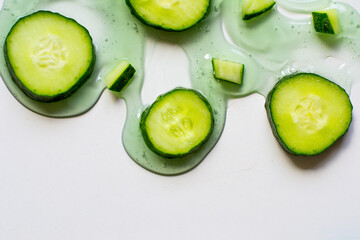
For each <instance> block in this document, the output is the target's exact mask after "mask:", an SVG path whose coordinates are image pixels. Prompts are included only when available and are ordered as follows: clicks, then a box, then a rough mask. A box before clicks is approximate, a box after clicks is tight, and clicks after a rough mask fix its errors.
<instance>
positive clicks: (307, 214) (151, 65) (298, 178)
mask: <svg viewBox="0 0 360 240" xmlns="http://www.w3.org/2000/svg"><path fill="white" fill-rule="evenodd" d="M0 2H2V1H1V0H0ZM348 2H350V1H348ZM353 2H354V5H357V6H358V7H359V8H360V4H359V3H358V2H357V1H355V0H353ZM355 3H356V4H355ZM0 24H1V23H0ZM156 44H157V47H156V48H155V51H154V52H153V53H152V54H153V55H152V58H151V59H152V60H151V61H147V70H148V72H147V76H146V79H145V81H146V82H145V86H147V87H150V88H151V84H148V81H157V83H154V86H155V85H156V84H158V85H160V84H161V81H166V78H167V77H168V76H169V75H170V74H172V75H176V74H174V73H171V72H174V71H175V72H178V73H179V74H180V75H181V74H182V75H184V72H185V73H187V72H188V68H187V64H186V57H185V55H184V53H183V52H182V51H181V50H180V49H179V48H173V49H174V50H173V52H171V53H169V51H168V50H169V48H171V46H169V45H166V44H165V43H156ZM179 58H181V59H182V60H183V62H184V64H183V65H184V66H183V67H180V68H179V67H175V64H174V68H171V67H170V68H168V70H169V72H168V73H167V71H165V72H164V70H166V68H163V67H162V66H163V64H167V67H169V65H171V64H169V62H170V63H171V62H174V63H177V61H178V59H179ZM176 66H179V64H177V65H176ZM150 69H151V70H150ZM186 76H187V74H185V77H186ZM152 79H153V80H152ZM171 87H172V86H171ZM171 87H170V86H169V89H170V88H171ZM351 99H352V103H353V105H354V111H353V115H354V120H353V123H352V125H351V127H350V130H349V132H348V133H347V135H346V136H345V137H344V138H343V139H342V140H341V141H339V142H338V143H336V144H335V146H334V147H333V148H332V149H331V150H330V151H327V152H326V153H325V154H323V155H320V156H318V157H311V158H300V157H293V156H290V155H288V154H286V153H285V152H284V151H283V150H282V149H281V148H280V146H279V144H278V143H277V142H276V140H275V139H274V137H273V135H272V133H271V130H270V127H269V124H268V122H267V118H266V114H265V110H264V98H263V97H262V96H260V95H251V96H249V97H246V98H242V99H236V100H231V101H230V102H229V106H228V118H227V122H226V126H225V129H224V133H223V135H222V137H221V138H220V140H219V142H218V144H217V145H216V147H215V148H214V149H213V150H212V152H211V153H210V154H209V156H208V157H207V158H206V159H205V160H204V161H203V162H202V163H201V164H200V165H199V166H198V167H197V168H196V169H194V170H193V171H191V172H189V173H187V174H184V175H180V176H176V177H163V176H158V175H155V174H153V173H150V172H148V171H146V170H144V169H143V168H141V167H139V166H138V165H137V164H136V163H134V162H133V161H132V160H131V159H130V158H129V157H128V156H127V154H126V153H125V151H124V149H123V147H122V140H121V132H122V127H123V125H124V121H125V114H126V106H125V103H124V101H123V100H121V99H117V98H116V97H114V96H113V95H112V94H110V93H109V92H107V91H106V92H104V94H103V96H102V97H101V99H100V101H99V102H98V103H97V105H96V106H95V107H94V108H93V109H92V110H91V111H89V112H88V113H86V114H84V115H82V116H80V117H75V118H69V119H51V118H47V117H42V116H40V115H37V114H35V113H33V112H31V111H29V110H27V109H26V108H24V107H23V106H22V105H21V104H20V103H18V102H17V100H16V99H15V98H14V97H13V96H12V95H11V93H10V92H9V91H8V90H7V88H6V86H5V84H4V83H3V82H2V81H1V82H0V239H1V240H23V239H26V240H48V239H51V240H72V239H74V240H82V239H84V240H100V239H102V240H105V239H106V240H115V239H116V240H118V239H259V240H260V239H276V240H280V239H294V240H295V239H311V240H312V239H331V240H332V239H334V240H335V239H341V240H348V239H354V240H355V239H360V187H359V183H360V174H359V172H360V157H359V155H360V150H359V146H360V127H359V126H360V111H359V107H360V83H359V81H357V82H356V83H355V84H354V85H353V88H352V94H351Z"/></svg>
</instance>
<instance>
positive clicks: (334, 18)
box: [312, 9, 341, 34]
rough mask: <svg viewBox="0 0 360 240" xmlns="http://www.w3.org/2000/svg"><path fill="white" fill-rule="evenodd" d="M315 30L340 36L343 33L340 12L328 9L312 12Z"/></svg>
mask: <svg viewBox="0 0 360 240" xmlns="http://www.w3.org/2000/svg"><path fill="white" fill-rule="evenodd" d="M312 16H313V23H314V27H315V30H316V31H317V32H320V33H327V34H338V33H340V32H341V27H340V22H339V17H338V11H337V10H336V9H327V10H322V11H316V12H312Z"/></svg>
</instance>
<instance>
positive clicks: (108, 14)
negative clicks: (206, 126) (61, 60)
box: [0, 0, 360, 175]
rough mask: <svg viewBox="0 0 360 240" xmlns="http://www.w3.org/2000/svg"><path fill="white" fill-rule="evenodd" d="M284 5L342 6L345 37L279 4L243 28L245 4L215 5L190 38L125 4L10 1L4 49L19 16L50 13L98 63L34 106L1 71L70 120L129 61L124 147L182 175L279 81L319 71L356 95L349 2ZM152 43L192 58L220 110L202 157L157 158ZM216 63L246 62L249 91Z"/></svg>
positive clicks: (197, 78) (164, 171)
mask: <svg viewBox="0 0 360 240" xmlns="http://www.w3.org/2000/svg"><path fill="white" fill-rule="evenodd" d="M279 4H280V5H281V7H283V8H286V9H287V10H294V11H300V12H305V13H306V12H309V11H310V10H311V9H314V8H316V7H317V6H319V5H321V6H323V5H324V7H331V8H337V9H338V10H339V13H340V14H339V15H340V21H341V25H342V29H343V31H342V33H341V34H339V35H336V36H328V35H324V34H318V33H315V32H314V30H313V26H312V20H311V17H310V15H309V16H308V17H306V16H305V17H304V18H301V19H293V18H289V17H287V16H286V14H283V13H282V12H281V9H280V8H279V9H278V8H277V7H276V6H277V5H275V7H274V8H273V9H272V10H271V11H270V12H268V13H265V14H264V15H262V16H260V17H258V18H255V19H253V20H250V21H248V22H244V21H242V20H241V1H237V0H224V1H222V0H215V1H212V6H211V10H210V13H209V15H208V16H207V18H206V19H205V20H203V21H202V22H201V23H200V24H197V25H195V26H194V27H193V28H191V29H189V30H187V31H184V32H165V31H161V30H156V29H152V28H150V27H147V26H144V25H143V24H142V23H140V22H139V21H138V20H137V19H136V18H135V17H133V16H131V14H130V11H129V9H128V7H127V6H126V4H125V1H115V0H105V1H95V0H89V1H85V0H77V1H71V2H70V1H51V0H47V1H46V0H38V1H33V2H28V1H25V0H18V1H10V0H6V1H5V3H4V6H3V9H2V11H1V13H0V21H1V22H2V25H1V27H0V39H1V42H0V44H1V45H0V47H3V44H4V39H5V37H6V35H7V33H8V32H9V30H10V28H11V26H12V25H13V24H14V23H15V22H16V20H17V19H18V17H20V16H24V15H28V14H30V13H32V12H34V11H37V10H40V9H46V10H52V11H56V12H59V13H61V14H63V15H64V16H67V17H71V18H74V19H76V20H77V21H78V22H79V23H80V24H82V25H84V26H85V27H86V28H87V29H88V30H89V31H90V34H91V35H92V37H93V40H94V44H95V46H96V47H97V62H96V67H95V71H94V73H93V75H92V77H91V78H90V79H89V80H88V82H87V83H86V84H85V85H84V86H83V87H82V88H81V89H80V90H78V91H77V92H76V93H75V94H74V95H73V96H71V97H70V98H68V99H66V100H63V101H60V102H57V103H50V104H49V103H47V104H44V103H39V102H36V101H32V100H31V99H29V98H27V97H26V96H25V95H24V94H23V93H22V92H21V90H19V89H18V88H17V86H16V85H15V84H14V83H13V81H12V80H11V78H10V76H9V73H8V71H7V68H6V65H5V61H4V56H3V54H1V60H2V61H1V66H0V73H1V76H2V78H3V79H4V82H5V84H6V85H7V87H8V88H9V90H10V92H11V93H12V94H13V95H14V96H15V98H16V99H18V101H19V102H20V103H21V104H23V105H24V106H25V107H27V108H29V109H30V110H32V111H34V112H36V113H39V114H42V115H45V116H49V117H69V116H76V115H79V114H82V113H84V112H86V111H88V110H89V109H90V108H91V107H92V106H94V105H95V103H96V102H97V100H98V99H99V97H100V96H101V93H102V92H103V90H104V89H105V86H104V84H103V82H102V79H103V77H104V76H105V75H106V74H107V73H108V72H109V71H110V70H111V69H112V68H113V67H114V66H116V64H117V63H118V62H119V61H120V60H121V59H123V58H127V59H128V60H129V61H130V62H131V63H132V65H133V66H134V67H135V68H136V70H137V73H136V75H135V78H134V79H133V80H132V82H131V84H130V85H128V86H127V87H126V89H125V91H122V92H121V93H119V94H116V95H117V96H118V97H121V98H123V99H124V100H125V102H126V105H127V113H126V122H125V126H124V129H123V136H122V139H123V145H124V148H125V150H126V152H127V153H128V155H129V156H130V157H131V158H132V159H133V160H134V161H135V162H136V163H138V164H139V165H140V166H142V167H143V168H145V169H147V170H149V171H151V172H154V173H157V174H161V175H178V174H182V173H185V172H187V171H190V170H191V169H193V168H195V167H196V166H197V165H198V164H200V163H201V161H202V160H203V159H204V158H205V157H206V155H207V154H209V152H210V151H211V149H212V148H213V147H214V146H215V144H216V142H217V141H218V139H219V138H220V136H221V133H222V130H223V128H224V125H225V119H226V109H227V102H228V100H229V99H232V98H240V97H244V96H247V95H249V94H252V93H258V94H261V95H263V96H266V94H267V93H268V91H269V90H270V89H271V88H272V87H273V86H274V84H275V83H276V82H277V81H278V80H279V79H280V78H281V77H283V76H285V75H288V74H291V73H294V72H313V73H317V74H319V75H322V76H324V77H326V78H328V79H330V80H332V81H334V82H336V83H337V84H339V85H340V86H342V87H343V88H345V89H346V91H348V92H350V89H351V83H352V82H353V70H352V69H353V68H354V65H356V64H358V62H359V56H360V49H359V46H358V44H357V41H356V39H359V35H360V34H359V31H360V26H359V27H357V25H356V23H357V22H360V16H359V14H358V13H357V11H356V10H355V9H353V8H352V7H351V6H349V5H347V4H344V3H335V2H330V1H312V0H309V4H307V8H306V9H304V8H301V7H299V6H300V5H299V2H297V1H296V0H287V1H285V0H281V1H279ZM224 35H225V36H224ZM146 37H151V38H153V39H155V40H158V41H165V42H168V43H170V44H174V45H179V46H181V47H182V48H183V50H184V51H185V53H186V54H187V56H188V59H189V66H190V70H189V71H190V77H191V87H192V88H194V89H197V90H199V91H200V92H202V93H203V94H204V95H205V96H206V97H207V99H208V100H209V102H210V104H211V105H212V107H213V109H214V114H215V127H214V131H213V133H212V135H211V137H210V138H209V140H208V141H207V142H206V143H205V144H204V145H202V147H201V148H200V149H199V150H198V151H196V152H194V153H192V154H190V155H188V156H186V157H183V158H173V159H167V158H163V157H160V156H158V155H156V154H155V153H153V152H152V151H151V150H149V148H148V147H147V146H146V144H145V142H144V141H143V138H142V136H141V132H140V128H139V118H140V115H141V112H142V110H143V109H145V108H146V107H147V106H146V105H145V104H143V102H142V98H141V91H142V86H143V80H144V52H145V50H144V48H145V39H146ZM212 57H215V58H221V59H225V60H231V61H236V62H240V63H243V64H245V74H244V81H243V85H242V86H241V87H238V86H235V85H233V84H231V83H224V82H220V81H217V80H215V79H214V78H213V75H212V72H213V70H212V65H211V58H212ZM169 78H171V76H169ZM145 81H146V79H145ZM179 87H181V86H180V85H179ZM145 91H146V89H145Z"/></svg>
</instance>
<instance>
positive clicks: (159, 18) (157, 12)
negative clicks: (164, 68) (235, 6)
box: [126, 0, 210, 31]
mask: <svg viewBox="0 0 360 240" xmlns="http://www.w3.org/2000/svg"><path fill="white" fill-rule="evenodd" d="M126 3H127V5H128V6H129V8H130V10H131V13H132V14H133V15H134V16H136V17H137V18H138V19H139V20H140V21H142V22H143V23H144V24H146V25H148V26H151V27H155V28H159V29H163V30H167V31H183V30H186V29H188V28H190V27H192V26H193V25H195V24H196V23H197V22H199V21H200V20H201V19H203V18H204V17H205V16H206V14H207V12H208V11H209V7H210V0H196V1H194V0H147V1H144V0H126Z"/></svg>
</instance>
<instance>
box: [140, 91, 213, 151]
mask: <svg viewBox="0 0 360 240" xmlns="http://www.w3.org/2000/svg"><path fill="white" fill-rule="evenodd" d="M213 127H214V116H213V111H212V108H211V106H210V104H209V102H208V101H207V100H206V98H205V97H204V96H203V95H202V94H201V93H199V92H198V91H196V90H192V89H185V88H176V89H174V90H172V91H170V92H168V93H165V94H164V95H161V96H159V97H158V98H157V100H156V101H155V102H154V103H153V104H152V105H151V106H150V107H148V108H147V109H145V111H144V112H143V113H142V116H141V121H140V128H141V132H142V135H143V138H144V140H145V142H146V144H147V145H148V147H149V148H150V149H151V150H152V151H153V152H155V153H157V154H159V155H161V156H164V157H181V156H184V155H187V154H189V153H191V152H193V151H195V150H196V149H198V148H199V147H200V146H201V145H202V144H203V143H204V142H205V141H206V140H207V139H208V138H209V136H210V135H211V133H212V130H213Z"/></svg>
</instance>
